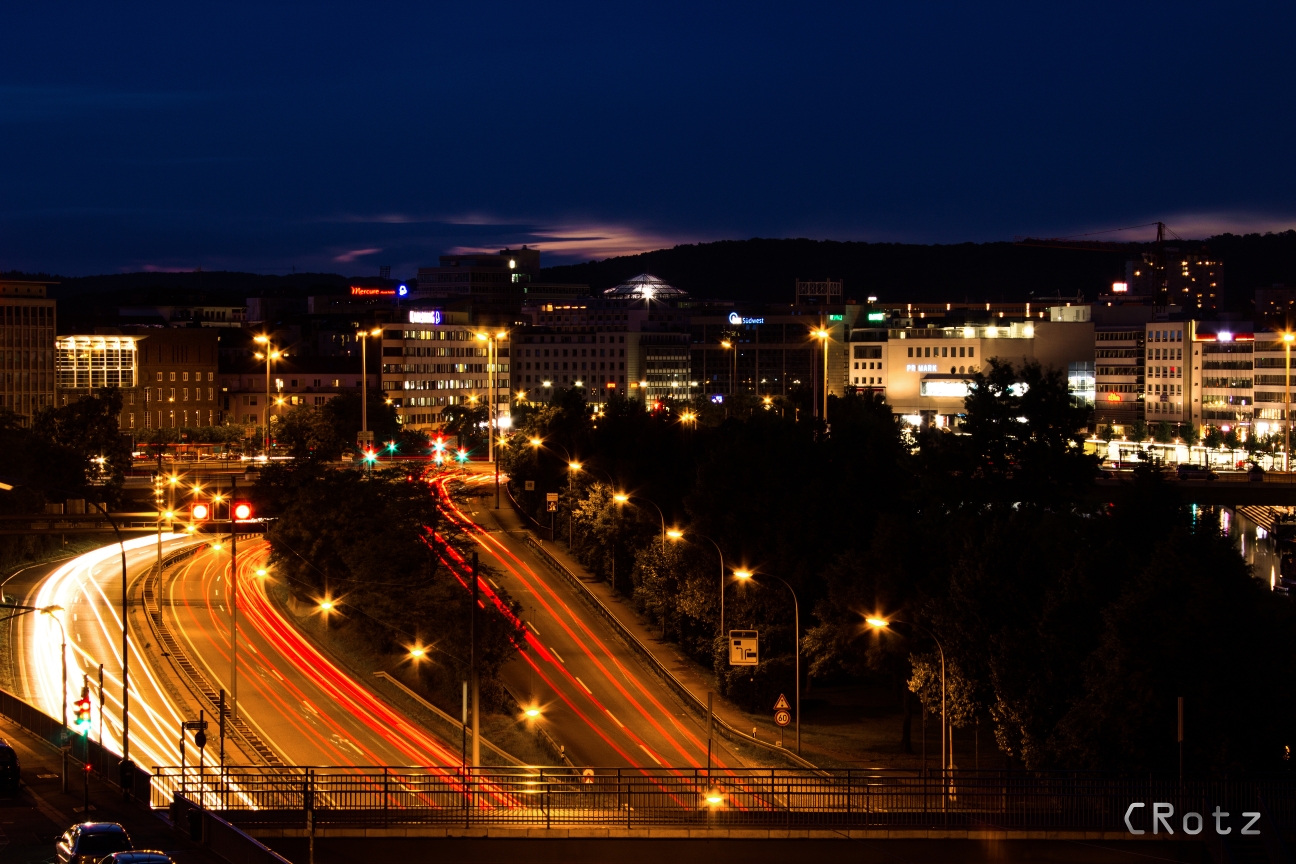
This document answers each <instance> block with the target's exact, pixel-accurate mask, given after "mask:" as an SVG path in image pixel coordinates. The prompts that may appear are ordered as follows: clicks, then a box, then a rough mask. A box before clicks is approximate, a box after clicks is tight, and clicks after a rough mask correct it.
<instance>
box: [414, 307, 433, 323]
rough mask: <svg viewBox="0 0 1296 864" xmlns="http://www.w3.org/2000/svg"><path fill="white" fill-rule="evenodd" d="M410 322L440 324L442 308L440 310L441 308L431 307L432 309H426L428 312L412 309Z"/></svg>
mask: <svg viewBox="0 0 1296 864" xmlns="http://www.w3.org/2000/svg"><path fill="white" fill-rule="evenodd" d="M409 323H411V324H440V323H441V310H440V309H431V310H429V311H426V312H415V311H413V310H411V311H410V313H409Z"/></svg>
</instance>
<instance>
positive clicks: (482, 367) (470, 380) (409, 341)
mask: <svg viewBox="0 0 1296 864" xmlns="http://www.w3.org/2000/svg"><path fill="white" fill-rule="evenodd" d="M501 332H503V333H504V334H505V338H502V339H498V338H491V337H494V336H496V334H498V333H501ZM481 336H486V337H488V338H486V339H482V338H479V337H481ZM510 338H511V334H510V333H509V331H507V330H504V331H501V330H499V329H497V328H493V327H479V326H473V325H472V324H470V323H469V317H468V315H467V314H466V313H460V312H446V311H445V310H443V309H436V308H421V309H409V310H407V311H406V321H405V322H404V323H399V322H397V323H392V324H389V325H387V327H385V328H384V330H383V334H382V343H381V348H382V350H381V355H380V356H381V381H382V393H383V395H384V396H385V397H386V398H388V399H390V400H391V401H392V404H393V405H394V406H395V407H396V412H397V416H398V418H399V420H400V422H401V423H402V424H404V425H406V426H408V427H409V428H411V429H427V430H433V429H436V428H438V427H439V426H440V425H441V422H442V421H441V419H440V415H441V413H442V412H443V411H444V410H445V409H446V408H447V407H450V406H452V405H465V404H467V405H477V404H482V403H488V402H489V400H490V399H491V398H492V393H493V396H494V400H495V414H496V416H497V417H500V418H504V417H507V416H509V406H510V404H511V398H510V397H511V392H512V391H511V385H512V383H513V380H514V379H513V377H512V373H511V372H510V369H511V359H510V357H509V354H510V349H511V342H510ZM375 347H376V346H375ZM492 354H493V355H494V356H493V357H492ZM492 361H493V362H492ZM492 386H493V390H492Z"/></svg>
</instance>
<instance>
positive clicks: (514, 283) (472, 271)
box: [410, 246, 589, 327]
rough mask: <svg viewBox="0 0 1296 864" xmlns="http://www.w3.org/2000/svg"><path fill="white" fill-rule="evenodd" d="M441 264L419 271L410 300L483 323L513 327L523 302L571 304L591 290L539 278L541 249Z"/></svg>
mask: <svg viewBox="0 0 1296 864" xmlns="http://www.w3.org/2000/svg"><path fill="white" fill-rule="evenodd" d="M438 264H439V266H436V267H420V268H419V269H418V279H417V285H416V286H415V287H414V289H413V290H412V291H411V294H410V297H411V300H413V301H415V302H419V303H424V304H428V303H433V304H435V305H437V306H438V307H440V308H441V309H443V310H444V311H457V312H467V313H469V314H470V315H471V316H472V320H473V321H475V322H478V323H480V324H482V325H487V324H490V325H498V326H506V327H511V326H513V325H514V324H515V323H517V322H516V319H517V316H518V314H519V313H520V312H521V309H522V306H523V304H524V303H528V302H530V303H536V302H555V303H562V302H569V301H571V300H573V299H575V298H576V297H579V296H584V295H587V294H588V293H589V286H587V285H575V284H565V283H556V282H543V281H541V279H540V251H539V250H538V249H529V248H527V247H526V246H523V247H522V248H521V249H501V250H500V251H499V252H498V253H495V254H491V253H489V252H466V253H462V254H452V255H442V256H440V259H439V262H438Z"/></svg>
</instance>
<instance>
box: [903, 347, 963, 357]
mask: <svg viewBox="0 0 1296 864" xmlns="http://www.w3.org/2000/svg"><path fill="white" fill-rule="evenodd" d="M915 351H917V352H918V353H917V354H915V353H914V352H915ZM933 351H939V352H940V353H939V354H933V353H932V352H933ZM955 351H958V353H957V354H955V353H954V352H955ZM909 356H910V357H975V356H976V346H975V345H968V346H966V347H965V346H963V345H959V346H957V347H955V346H953V345H951V346H949V347H946V346H944V345H942V346H940V347H939V348H932V347H930V346H926V347H922V346H920V347H917V348H915V347H914V346H912V345H910V346H909Z"/></svg>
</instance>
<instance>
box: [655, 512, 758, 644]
mask: <svg viewBox="0 0 1296 864" xmlns="http://www.w3.org/2000/svg"><path fill="white" fill-rule="evenodd" d="M688 533H689V534H692V535H694V536H695V537H701V538H702V539H703V540H705V541H707V542H708V543H710V544H711V545H712V546H714V547H715V550H716V555H718V556H720V635H721V636H722V637H723V636H724V634H725V629H724V589H725V566H724V553H723V552H721V551H720V544H719V543H717V542H716V541H714V540H712V539H711V538H710V537H708V536H707V535H705V534H702V533H700V532H698V531H689V532H688ZM684 534H685V532H683V531H667V532H666V536H667V537H670V538H672V539H674V540H678V539H679V538H681V537H683V536H684ZM739 572H742V573H746V576H745V577H743V578H751V574H750V573H747V571H745V570H744V571H739ZM735 575H736V574H735Z"/></svg>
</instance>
